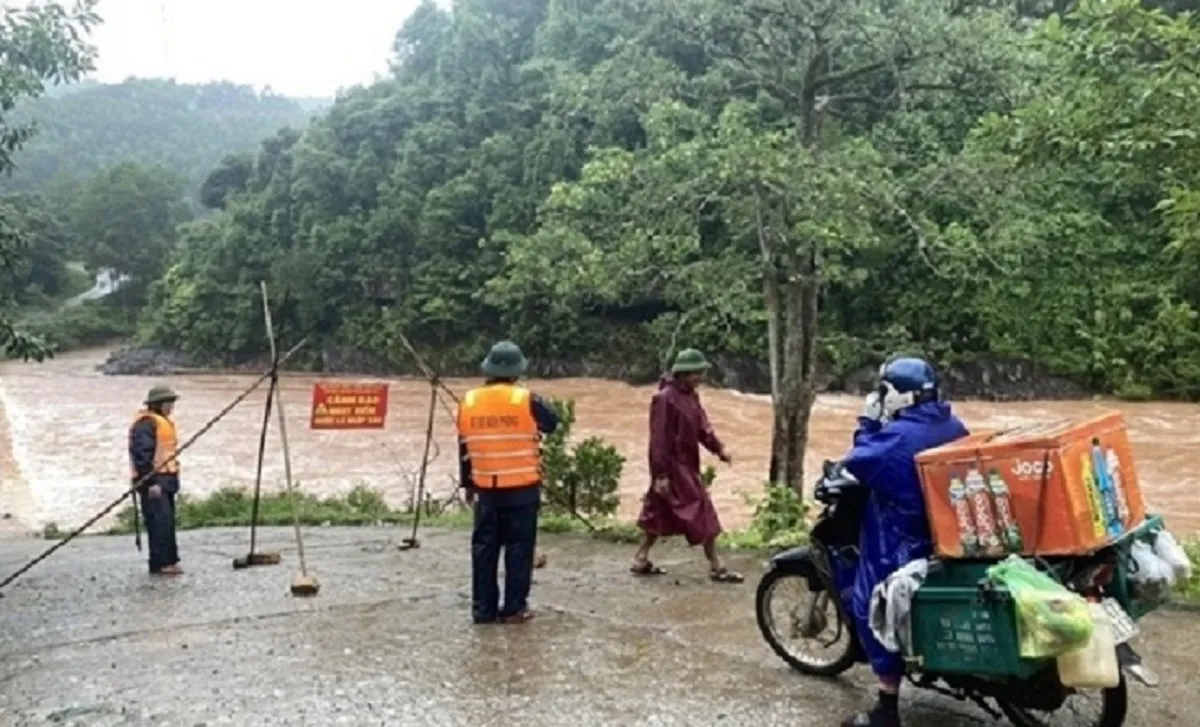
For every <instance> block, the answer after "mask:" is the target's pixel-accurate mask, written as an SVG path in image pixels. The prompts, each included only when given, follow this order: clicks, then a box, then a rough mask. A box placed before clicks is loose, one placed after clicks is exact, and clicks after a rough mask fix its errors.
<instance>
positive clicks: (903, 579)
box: [870, 558, 929, 655]
mask: <svg viewBox="0 0 1200 727" xmlns="http://www.w3.org/2000/svg"><path fill="white" fill-rule="evenodd" d="M927 575H929V561H928V560H927V559H925V558H922V559H920V560H914V561H913V562H911V563H909V564H907V565H905V566H904V567H903V568H901V569H900V570H898V571H896V572H895V573H893V574H891V575H890V576H888V577H887V578H886V579H885V580H884V582H883V583H880V584H879V585H878V586H875V590H874V591H872V592H871V608H870V623H871V633H873V634H875V638H876V639H878V640H879V643H880V644H882V645H883V647H884V648H885V649H887V650H888V651H891V652H893V653H899V654H905V655H909V654H911V653H912V602H913V597H914V596H915V595H917V589H918V588H920V587H921V586H922V584H924V583H925V577H926V576H927Z"/></svg>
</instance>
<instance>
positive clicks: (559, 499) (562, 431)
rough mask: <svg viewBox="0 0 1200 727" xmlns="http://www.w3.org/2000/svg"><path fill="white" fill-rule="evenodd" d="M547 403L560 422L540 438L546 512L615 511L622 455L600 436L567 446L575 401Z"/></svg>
mask: <svg viewBox="0 0 1200 727" xmlns="http://www.w3.org/2000/svg"><path fill="white" fill-rule="evenodd" d="M550 403H551V405H552V406H553V407H554V410H555V411H556V412H557V413H558V417H559V425H558V429H557V430H556V431H555V432H554V433H553V434H550V435H548V436H547V437H546V438H545V439H544V440H543V441H542V484H543V486H544V487H545V490H546V503H545V510H546V512H547V513H550V514H564V513H570V512H571V510H572V509H574V511H575V512H577V513H579V514H580V515H586V516H593V517H610V516H612V515H614V514H616V512H617V506H618V505H619V504H620V500H619V498H618V495H617V491H618V489H619V488H620V485H621V472H622V470H623V469H624V467H625V458H624V457H622V456H621V453H620V452H618V451H617V449H616V447H614V446H612V445H611V444H608V443H607V442H605V441H604V440H603V439H601V438H599V437H588V438H587V439H585V440H583V441H582V442H580V443H579V444H577V445H575V447H574V449H570V448H569V447H568V445H567V440H568V439H570V436H571V430H572V428H573V427H574V425H575V402H574V400H572V399H566V400H562V399H552V400H551V402H550Z"/></svg>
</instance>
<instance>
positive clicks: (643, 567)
mask: <svg viewBox="0 0 1200 727" xmlns="http://www.w3.org/2000/svg"><path fill="white" fill-rule="evenodd" d="M629 572H630V573H632V574H634V575H635V576H661V575H666V573H667V572H666V571H665V570H663V569H662V568H659V567H658V566H656V565H654V564H653V563H651V562H650V561H648V560H647V561H644V562H642V563H635V564H634V565H632V566H630V568H629Z"/></svg>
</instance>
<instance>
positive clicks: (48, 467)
mask: <svg viewBox="0 0 1200 727" xmlns="http://www.w3.org/2000/svg"><path fill="white" fill-rule="evenodd" d="M105 353H106V352H105V351H87V352H81V353H73V354H68V355H64V356H61V357H59V358H58V359H56V360H54V361H50V362H46V363H43V364H18V363H5V364H0V475H2V479H0V514H7V515H8V516H9V517H8V518H7V519H5V520H0V528H4V527H6V526H7V527H9V528H12V527H23V528H30V529H36V528H40V527H42V526H44V525H45V524H46V523H50V522H53V523H56V524H58V525H59V526H64V527H65V526H71V525H76V524H79V523H80V522H82V521H83V520H85V519H86V518H87V517H88V516H89V515H91V514H92V513H94V512H95V511H97V510H99V509H100V508H102V507H103V506H104V505H106V504H108V503H109V502H110V501H111V500H112V498H113V497H114V496H115V495H117V494H119V493H121V492H122V490H123V489H124V488H125V487H126V483H127V474H126V473H127V468H128V464H127V459H126V453H125V442H126V430H127V427H128V425H129V423H130V418H131V416H132V415H133V413H134V411H135V410H136V409H137V407H138V404H139V402H140V401H141V400H142V398H143V397H144V395H145V392H146V390H147V388H148V387H149V386H150V385H151V384H153V383H155V382H156V380H154V379H149V378H142V377H113V376H104V375H102V374H100V373H98V372H97V371H96V370H95V369H96V366H97V365H98V364H99V363H101V362H102V361H103V360H104V358H105ZM252 380H253V377H252V376H243V375H210V374H195V375H185V376H176V377H170V378H169V379H168V383H170V384H171V385H172V386H174V387H175V388H176V389H177V390H178V391H179V392H180V394H181V396H182V397H183V398H182V399H181V401H180V403H179V405H178V407H177V411H176V419H177V420H178V422H179V424H180V427H181V437H182V438H183V439H187V438H188V437H189V436H191V434H193V433H194V432H195V431H197V429H198V428H199V427H201V426H203V425H204V424H205V423H206V422H207V421H208V420H209V419H211V418H212V417H213V416H215V415H216V414H217V413H218V412H219V411H220V410H221V409H222V408H224V407H225V406H226V405H227V404H229V402H231V401H232V400H233V399H234V398H235V397H236V396H237V395H238V394H239V393H241V391H242V390H244V389H245V388H246V387H247V386H248V385H249V384H250V383H251V382H252ZM315 380H317V377H314V376H311V375H289V376H286V377H285V378H284V379H283V383H282V389H283V398H284V404H285V408H286V413H287V417H288V428H289V432H288V433H289V437H290V441H291V449H292V458H293V472H294V476H295V478H296V480H297V481H298V483H299V486H300V487H301V488H303V489H304V490H306V491H308V492H311V493H314V494H318V495H329V494H336V493H340V492H344V491H346V490H348V489H349V488H351V487H353V486H355V485H358V484H366V485H368V486H370V487H372V488H376V489H378V490H380V491H382V492H383V493H384V494H385V496H386V497H387V498H388V500H389V501H390V502H391V504H393V505H396V506H400V505H403V504H404V503H406V502H407V501H408V500H409V498H410V497H411V492H412V489H413V484H414V482H415V479H416V473H417V469H418V466H419V462H420V458H421V449H422V446H423V443H424V433H425V422H426V416H427V411H428V410H427V407H428V402H429V386H428V384H427V383H425V382H424V381H420V380H392V381H391V382H390V383H391V391H390V400H391V405H390V411H389V414H388V421H387V427H386V428H385V429H384V430H382V431H373V432H313V431H310V430H309V429H308V417H309V405H310V396H311V388H312V384H313V382H314V381H315ZM446 383H447V384H448V385H449V387H450V388H451V389H453V390H454V391H456V392H458V393H461V392H463V391H465V390H466V389H467V388H468V387H469V386H470V385H472V384H473V383H475V381H474V380H448V381H447V382H446ZM532 387H533V388H534V389H535V390H536V391H538V392H539V393H541V394H544V395H553V396H560V397H571V398H574V399H575V401H576V413H577V418H578V423H577V425H576V429H575V432H574V435H573V437H572V438H573V439H575V440H580V439H582V438H584V437H588V436H599V437H603V438H605V439H607V440H609V441H610V442H612V443H613V444H615V445H616V446H617V447H618V448H619V449H620V450H621V452H622V453H623V454H624V455H625V457H626V458H627V463H626V467H625V476H624V480H623V482H622V489H621V493H622V501H621V511H620V514H621V516H622V517H625V518H632V517H633V516H634V515H635V514H636V512H637V506H638V501H639V498H640V496H641V493H642V492H643V491H644V490H645V487H646V484H647V472H646V462H645V460H646V455H645V448H646V434H647V404H648V401H649V398H650V395H651V393H652V392H653V389H654V387H651V386H642V387H633V386H628V385H625V384H622V383H617V382H611V381H601V380H592V379H563V380H554V381H534V382H532ZM265 393H266V389H265V386H264V387H263V388H262V389H260V390H259V391H257V392H255V393H254V394H252V395H251V396H250V397H249V398H248V399H247V400H246V401H245V402H244V403H242V404H241V405H239V406H238V407H237V408H236V409H235V410H234V411H233V412H232V413H231V414H230V415H229V416H228V417H226V418H225V419H224V420H222V421H221V422H220V423H219V424H217V425H216V426H215V427H214V428H213V429H212V430H211V431H210V432H209V433H208V434H206V435H205V436H204V437H202V438H201V439H200V440H199V441H198V442H197V443H196V444H195V445H194V446H192V447H191V448H190V449H189V450H188V451H187V452H186V454H185V455H184V457H183V458H182V460H183V466H184V475H183V476H184V488H185V491H186V492H188V493H190V494H193V495H202V494H204V493H207V492H211V491H214V490H217V489H219V488H222V487H230V486H235V487H247V486H252V485H253V482H254V467H255V455H256V453H257V444H258V432H259V427H260V424H261V420H262V408H263V400H264V397H265ZM702 397H703V401H704V404H705V406H706V408H707V409H708V412H709V415H710V418H711V419H712V422H713V425H714V427H715V428H716V430H717V433H718V435H719V436H720V437H721V438H722V439H724V440H725V442H726V444H727V446H728V448H729V451H730V452H731V453H732V455H733V458H734V462H733V465H732V466H731V467H726V466H723V465H720V464H719V463H717V462H716V460H715V458H710V459H711V461H712V462H713V463H714V464H717V466H718V472H719V474H718V477H717V481H716V484H715V485H714V487H713V493H714V498H715V500H716V503H717V507H718V509H719V510H720V513H721V516H722V519H723V521H724V524H725V525H726V527H727V528H737V527H740V526H744V525H745V524H746V523H747V522H748V521H749V518H750V514H751V512H752V510H753V505H752V500H753V498H755V497H756V495H757V493H758V492H759V491H760V489H761V483H762V481H763V480H764V477H765V474H766V471H767V459H768V457H767V451H768V446H769V441H770V405H769V402H768V401H767V400H766V398H765V397H760V396H752V395H745V394H739V393H736V392H732V391H722V390H713V389H707V390H705V391H704V392H703V395H702ZM859 407H860V400H859V399H857V398H853V397H845V396H823V397H821V398H820V399H819V401H818V403H817V405H816V411H815V413H814V417H813V424H812V433H811V441H810V448H809V454H808V463H809V468H810V471H812V472H815V471H816V469H815V468H816V467H817V466H818V465H819V463H820V461H821V460H822V459H825V458H832V457H837V456H839V455H840V454H842V453H843V452H844V451H845V449H846V447H847V444H848V442H849V436H850V433H851V431H852V429H853V426H854V417H855V415H856V414H857V412H858V409H859ZM956 408H957V410H958V412H959V414H960V415H961V416H962V417H963V418H964V419H965V421H966V422H967V424H968V426H970V427H973V428H999V427H1006V426H1012V425H1016V424H1021V423H1025V422H1034V421H1040V420H1050V419H1062V418H1074V417H1083V416H1088V415H1092V414H1095V413H1097V412H1101V411H1105V410H1111V409H1113V408H1119V409H1121V410H1123V411H1124V412H1125V414H1126V417H1127V420H1128V422H1129V426H1130V429H1131V436H1132V439H1133V443H1134V447H1135V452H1136V455H1137V464H1138V474H1139V476H1140V478H1141V479H1142V481H1143V486H1144V489H1145V491H1146V494H1147V499H1148V501H1149V504H1150V506H1151V509H1152V510H1154V511H1157V512H1161V513H1163V514H1164V515H1165V516H1166V517H1167V519H1168V522H1169V524H1170V526H1171V527H1172V529H1173V530H1175V531H1177V532H1181V533H1187V532H1197V531H1200V496H1197V491H1198V489H1200V474H1198V473H1197V469H1196V462H1197V460H1200V405H1190V404H1167V403H1146V404H1126V403H1117V402H1107V401H1095V402H1030V403H1008V404H994V403H982V402H963V403H959V404H957V405H956ZM434 435H435V443H436V446H435V456H434V458H433V461H432V463H431V465H430V474H429V476H428V483H429V487H430V490H431V491H432V493H433V494H434V496H442V497H444V496H446V495H448V494H449V492H450V491H451V489H452V487H453V482H454V479H453V478H454V473H455V471H456V463H455V449H454V447H455V445H454V431H453V423H452V421H451V419H450V417H449V415H448V413H447V412H446V411H445V410H444V409H443V408H442V407H439V409H438V412H437V415H436V418H435V431H434ZM264 487H265V488H271V489H276V488H282V487H283V460H282V454H281V448H280V445H279V438H278V433H277V432H276V431H274V429H273V430H272V433H271V435H270V438H269V439H268V446H267V457H266V464H265V467H264Z"/></svg>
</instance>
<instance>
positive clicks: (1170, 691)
mask: <svg viewBox="0 0 1200 727" xmlns="http://www.w3.org/2000/svg"><path fill="white" fill-rule="evenodd" d="M406 534H407V531H402V530H398V529H390V528H383V529H341V528H315V529H312V530H310V531H308V533H307V537H306V540H305V544H306V546H307V550H308V552H309V555H308V559H309V561H310V564H311V569H312V571H313V572H314V573H315V575H317V577H318V578H319V579H320V581H321V585H322V589H321V594H320V595H319V596H318V597H316V598H314V599H310V600H298V599H294V598H292V597H291V596H290V594H289V593H288V587H289V585H290V582H291V577H292V575H293V573H294V572H295V570H296V567H297V566H296V560H295V557H294V550H293V548H292V545H291V537H290V532H289V531H288V530H286V529H283V530H281V529H270V530H267V531H265V535H263V537H262V539H261V542H262V543H263V546H262V548H261V549H263V550H266V551H280V552H282V553H283V554H284V563H283V564H282V565H280V566H274V567H262V568H256V569H250V570H245V571H233V570H232V569H231V567H230V561H231V559H232V558H234V557H236V556H239V555H244V554H245V552H246V547H247V535H246V532H245V531H243V530H214V531H196V532H189V533H181V535H180V539H181V542H180V545H181V551H182V554H183V557H184V563H183V564H184V566H185V567H186V568H187V569H188V573H187V574H186V575H185V576H183V577H182V578H179V579H176V580H151V579H150V578H149V577H148V576H147V575H146V574H145V563H144V560H143V559H142V556H141V555H139V554H138V553H137V552H136V551H135V550H134V549H133V544H132V542H131V540H132V539H131V538H129V537H120V538H114V537H108V536H103V537H89V538H83V539H81V540H79V541H76V542H73V543H70V544H68V545H67V546H66V547H65V548H64V549H63V550H62V551H60V552H59V553H57V554H55V555H54V556H52V557H51V558H50V559H48V560H47V561H45V562H44V563H42V564H41V565H39V566H38V567H36V568H35V569H34V570H32V571H31V572H30V573H29V574H27V575H26V576H24V577H23V578H22V579H20V580H18V581H17V582H16V583H14V584H12V585H11V586H9V587H8V589H7V590H6V592H5V593H4V596H5V598H3V599H0V725H5V726H6V727H26V726H30V727H32V726H34V725H39V726H41V725H50V724H53V725H79V726H80V727H83V726H86V727H117V726H118V725H122V726H123V725H172V726H174V725H179V726H180V727H200V726H201V725H205V726H206V727H215V726H216V725H239V726H240V725H246V726H247V727H257V726H258V725H297V726H301V725H303V726H305V727H307V726H310V725H311V726H312V727H327V726H328V727H332V726H333V725H355V726H357V725H363V726H367V725H389V726H390V725H414V726H415V725H446V726H448V727H449V726H456V725H464V726H466V725H470V726H471V727H481V726H485V725H487V726H491V725H495V726H497V727H498V726H500V725H520V726H521V727H527V726H528V727H533V726H541V725H546V726H550V725H553V726H555V727H559V726H561V725H578V726H579V727H585V726H591V725H680V726H683V725H689V726H692V725H746V726H750V725H754V726H755V727H770V726H772V725H780V726H783V725H787V726H788V727H796V726H806V725H811V726H812V727H822V726H825V725H828V726H830V727H832V726H833V725H836V724H838V721H839V720H840V718H842V717H843V716H844V715H845V714H846V713H847V712H848V711H850V710H853V709H854V708H856V707H857V706H859V705H860V704H861V701H862V699H863V698H864V695H865V693H866V692H865V687H866V685H867V684H868V682H867V680H866V677H865V674H863V673H862V671H861V670H859V671H856V672H854V674H853V676H852V677H850V678H844V679H842V680H838V681H833V682H824V681H819V680H814V679H811V678H805V677H801V676H799V675H796V674H794V673H792V672H790V671H789V670H788V669H787V668H786V667H785V666H784V665H783V664H782V662H780V661H779V660H777V659H776V658H775V657H774V655H773V654H771V653H770V651H769V650H768V649H767V647H766V646H765V644H764V643H763V642H762V640H761V638H760V637H759V635H758V632H757V628H756V626H755V623H754V609H753V599H754V585H753V583H754V581H755V579H756V577H757V574H758V572H759V569H760V567H761V558H759V557H750V556H742V557H735V558H733V559H732V561H731V565H733V566H735V567H737V568H739V569H742V570H743V571H744V572H745V573H746V574H747V576H748V578H747V581H748V582H747V583H746V584H745V585H741V586H717V585H713V584H710V583H709V582H708V581H707V579H706V577H705V575H706V571H705V567H704V564H703V561H702V559H701V558H700V557H699V555H700V554H699V553H698V552H694V551H687V550H685V549H683V548H681V547H680V548H673V547H669V546H668V547H666V548H664V549H663V550H662V552H659V553H657V554H656V555H657V556H658V557H657V558H656V561H657V562H659V563H660V564H662V565H664V566H666V567H667V568H668V569H669V570H670V571H671V574H670V575H668V576H665V577H662V578H660V579H656V580H639V579H634V578H632V577H631V576H629V575H628V573H627V572H626V568H627V565H628V557H629V551H628V549H627V548H622V547H619V546H614V545H610V544H605V543H599V542H595V541H589V540H585V539H579V538H570V537H562V536H559V537H550V536H543V538H542V541H541V545H540V549H541V550H542V551H543V552H545V553H546V554H547V555H548V556H549V561H550V562H549V565H548V566H547V567H546V568H545V569H543V570H540V571H537V575H536V585H535V587H534V593H533V602H534V606H535V607H536V608H538V610H539V611H540V616H539V617H538V618H537V619H535V620H534V621H533V622H531V623H528V624H525V625H522V626H486V627H476V626H472V625H471V624H470V623H469V618H468V602H467V598H468V595H469V585H468V574H469V562H468V544H467V538H468V534H467V533H466V532H465V531H426V532H424V533H423V534H422V538H421V542H422V547H421V548H420V549H419V550H415V551H408V552H404V553H401V552H398V551H397V550H396V548H395V542H398V541H399V539H400V538H401V537H404V535H406ZM45 546H46V542H45V541H41V540H36V539H33V538H29V537H24V536H16V535H3V534H0V574H7V573H9V572H11V571H12V570H14V569H15V568H16V567H17V566H18V565H20V564H21V563H22V562H23V561H24V560H25V559H27V558H28V557H30V556H32V555H34V554H35V553H37V552H39V551H40V550H41V549H42V548H44V547H45ZM1143 628H1144V635H1143V636H1142V637H1141V638H1140V639H1139V641H1138V645H1139V649H1140V651H1141V653H1142V654H1143V655H1144V656H1145V657H1146V658H1147V660H1148V663H1150V664H1151V665H1152V666H1153V667H1154V668H1155V669H1157V670H1158V671H1159V673H1160V674H1161V675H1162V678H1163V685H1162V686H1161V687H1160V688H1159V689H1158V690H1157V691H1156V692H1151V691H1150V690H1147V689H1144V688H1141V687H1140V686H1134V687H1132V688H1131V700H1132V703H1133V706H1132V710H1131V714H1130V719H1129V721H1128V722H1127V724H1129V725H1132V726H1134V727H1158V725H1164V724H1168V723H1171V722H1178V723H1180V724H1185V723H1187V722H1189V721H1192V718H1193V717H1194V715H1196V714H1200V690H1197V689H1196V687H1195V682H1194V681H1193V679H1194V678H1195V675H1196V673H1197V670H1198V668H1200V616H1198V615H1197V614H1195V613H1188V612H1180V611H1163V612H1160V613H1159V614H1155V615H1154V616H1152V617H1150V618H1149V619H1147V620H1146V621H1145V622H1143ZM906 716H907V718H908V720H909V721H908V724H910V725H919V726H920V727H952V726H954V725H977V724H987V723H990V720H989V719H988V718H987V717H986V716H985V715H983V714H982V713H980V712H977V711H975V710H974V709H973V708H971V707H968V706H965V705H962V704H959V703H957V702H953V701H951V700H947V699H941V698H930V697H926V696H924V695H922V696H921V697H920V698H919V699H918V700H917V702H916V703H914V702H911V701H910V702H909V703H908V704H907V705H906Z"/></svg>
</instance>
